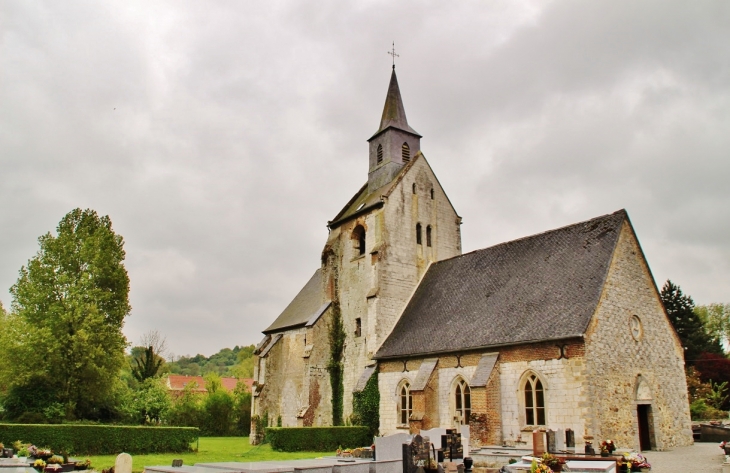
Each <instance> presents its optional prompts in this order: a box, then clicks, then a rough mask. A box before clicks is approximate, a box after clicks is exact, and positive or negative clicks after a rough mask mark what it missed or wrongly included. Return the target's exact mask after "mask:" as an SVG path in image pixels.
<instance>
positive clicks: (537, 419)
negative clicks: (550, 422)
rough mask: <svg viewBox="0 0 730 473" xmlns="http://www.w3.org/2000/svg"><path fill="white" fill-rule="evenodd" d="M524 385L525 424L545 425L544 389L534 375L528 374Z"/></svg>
mask: <svg viewBox="0 0 730 473" xmlns="http://www.w3.org/2000/svg"><path fill="white" fill-rule="evenodd" d="M524 383H525V384H524V385H523V387H522V390H523V392H524V395H525V424H526V425H545V389H544V388H543V385H542V381H541V380H540V378H538V377H537V375H536V374H535V373H530V374H528V376H527V377H526V378H525V382H524Z"/></svg>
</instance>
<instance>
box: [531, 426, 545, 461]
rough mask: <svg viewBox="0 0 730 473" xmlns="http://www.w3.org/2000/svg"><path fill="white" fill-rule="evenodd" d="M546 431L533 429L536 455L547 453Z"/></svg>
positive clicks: (533, 450) (533, 449) (534, 453)
mask: <svg viewBox="0 0 730 473" xmlns="http://www.w3.org/2000/svg"><path fill="white" fill-rule="evenodd" d="M545 451H546V450H545V432H543V431H541V430H533V431H532V454H533V455H534V456H536V457H539V456H541V455H542V454H543V453H545Z"/></svg>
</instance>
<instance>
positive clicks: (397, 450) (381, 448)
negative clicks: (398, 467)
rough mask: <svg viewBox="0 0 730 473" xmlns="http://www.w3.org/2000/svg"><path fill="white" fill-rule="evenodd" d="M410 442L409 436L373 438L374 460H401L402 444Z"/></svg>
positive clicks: (397, 435)
mask: <svg viewBox="0 0 730 473" xmlns="http://www.w3.org/2000/svg"><path fill="white" fill-rule="evenodd" d="M410 441H411V435H409V434H393V435H388V436H387V437H375V459H376V460H378V461H381V460H399V461H400V460H402V459H403V444H404V443H408V442H410Z"/></svg>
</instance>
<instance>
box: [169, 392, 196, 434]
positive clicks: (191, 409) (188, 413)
mask: <svg viewBox="0 0 730 473" xmlns="http://www.w3.org/2000/svg"><path fill="white" fill-rule="evenodd" d="M197 388H198V383H196V382H195V381H192V382H190V383H188V384H186V385H185V387H184V388H183V391H182V393H181V394H180V395H179V396H178V397H177V398H175V399H173V402H172V408H171V409H170V413H169V416H168V419H169V422H170V425H176V426H180V427H200V425H201V419H202V418H203V410H202V409H203V408H202V405H201V399H202V396H201V395H200V394H199V393H196V392H195V390H196V389H197Z"/></svg>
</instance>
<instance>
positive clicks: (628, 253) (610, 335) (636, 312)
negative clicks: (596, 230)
mask: <svg viewBox="0 0 730 473" xmlns="http://www.w3.org/2000/svg"><path fill="white" fill-rule="evenodd" d="M586 369H587V372H588V377H587V379H589V380H590V384H589V389H590V391H591V396H590V397H591V399H594V400H595V403H596V405H595V406H594V409H592V410H591V414H590V417H589V419H587V427H588V428H589V429H590V428H591V427H593V428H594V431H593V432H592V434H593V435H594V436H596V438H612V439H617V440H618V441H619V444H620V445H628V446H632V447H634V448H639V447H640V423H641V421H642V419H641V417H642V416H647V412H648V413H649V414H650V415H649V416H648V417H650V419H649V418H647V419H643V421H644V422H645V423H646V422H649V423H651V424H652V425H650V430H651V437H650V438H648V441H649V442H650V443H651V448H652V449H660V450H664V449H668V448H673V447H676V446H682V445H688V444H690V443H691V442H692V432H691V423H690V417H689V407H688V404H687V385H686V380H685V375H684V358H683V353H682V347H681V345H680V344H679V341H678V338H677V336H676V334H675V332H674V329H673V328H672V326H671V323H670V322H669V320H668V319H667V317H666V314H665V312H664V309H663V307H662V304H661V301H660V299H659V296H658V292H657V289H656V285H655V283H654V279H653V277H652V275H651V273H650V271H649V267H648V265H647V263H646V260H645V259H644V256H643V253H642V251H641V247H640V245H639V241H638V240H637V239H636V235H635V234H634V231H633V229H632V227H631V223H630V221H629V220H628V218H627V219H626V220H625V221H624V224H623V225H622V228H621V234H620V238H619V241H618V244H617V246H616V251H615V252H614V255H613V258H612V260H611V266H610V269H609V272H608V275H607V277H606V283H605V285H604V290H603V293H602V294H601V298H600V302H599V305H598V308H597V310H596V313H595V315H594V317H593V320H592V321H591V325H590V327H589V330H588V332H587V334H586ZM639 387H641V389H639ZM647 392H650V393H651V395H650V396H648V397H647V394H646V393H647ZM606 393H610V396H607V395H606ZM641 406H644V407H641ZM646 425H647V424H645V426H646ZM627 427H630V428H627ZM647 436H648V432H647ZM643 447H644V448H646V446H643Z"/></svg>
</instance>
